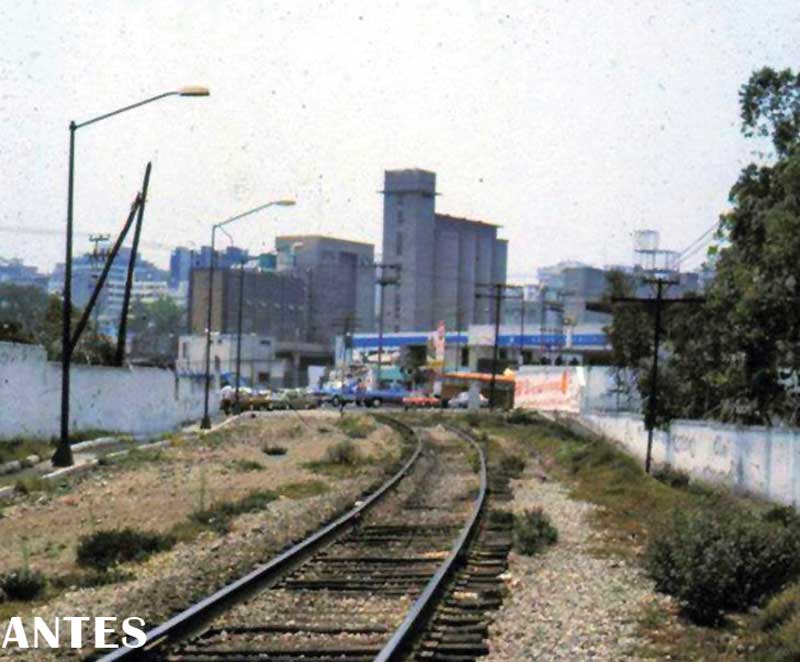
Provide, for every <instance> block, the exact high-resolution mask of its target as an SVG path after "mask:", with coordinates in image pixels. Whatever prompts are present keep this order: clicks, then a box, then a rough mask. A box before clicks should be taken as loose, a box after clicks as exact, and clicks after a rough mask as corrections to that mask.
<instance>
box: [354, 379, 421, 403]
mask: <svg viewBox="0 0 800 662" xmlns="http://www.w3.org/2000/svg"><path fill="white" fill-rule="evenodd" d="M408 395H409V392H408V390H407V389H406V388H405V387H404V386H403V385H402V384H398V383H393V384H390V385H389V386H388V387H386V388H377V389H366V390H363V391H356V393H355V402H356V404H357V405H363V406H365V407H380V406H381V405H382V404H384V403H394V404H402V403H403V398H405V397H407V396H408Z"/></svg>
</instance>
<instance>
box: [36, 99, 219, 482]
mask: <svg viewBox="0 0 800 662" xmlns="http://www.w3.org/2000/svg"><path fill="white" fill-rule="evenodd" d="M209 94H210V93H209V90H208V88H207V87H201V86H198V85H192V86H188V87H182V88H180V89H178V90H173V91H171V92H164V93H163V94H158V95H156V96H154V97H150V98H149V99H145V100H144V101H139V102H138V103H134V104H131V105H130V106H125V107H124V108H119V109H117V110H114V111H112V112H110V113H106V114H105V115H99V116H98V117H94V118H92V119H90V120H86V121H85V122H81V123H79V124H78V123H76V122H75V121H72V122H70V123H69V179H68V185H67V239H66V260H65V262H64V291H63V293H62V298H63V303H62V305H63V308H62V321H61V434H60V437H59V442H58V448H56V452H55V453H54V454H53V458H52V462H53V465H54V466H56V467H68V466H71V465H72V464H73V460H72V449H71V448H70V445H69V367H70V360H71V359H72V347H71V339H70V335H71V327H72V200H73V192H74V188H75V187H74V180H75V132H76V131H77V130H78V129H80V128H82V127H84V126H88V125H90V124H94V123H95V122H99V121H101V120H104V119H107V118H109V117H113V116H114V115H119V114H120V113H124V112H126V111H128V110H132V109H133V108H138V107H139V106H144V105H145V104H148V103H152V102H153V101H158V100H159V99H163V98H164V97H170V96H181V97H207V96H208V95H209Z"/></svg>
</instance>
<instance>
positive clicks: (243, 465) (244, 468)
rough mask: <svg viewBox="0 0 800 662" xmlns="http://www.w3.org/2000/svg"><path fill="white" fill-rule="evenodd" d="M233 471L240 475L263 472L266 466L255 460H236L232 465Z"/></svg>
mask: <svg viewBox="0 0 800 662" xmlns="http://www.w3.org/2000/svg"><path fill="white" fill-rule="evenodd" d="M229 466H230V467H231V469H233V470H234V471H238V472H239V473H249V472H251V471H263V470H264V465H263V464H261V463H260V462H256V461H255V460H245V459H241V458H240V459H236V460H233V461H232V462H231V463H230V465H229Z"/></svg>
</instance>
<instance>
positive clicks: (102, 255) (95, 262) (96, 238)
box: [89, 234, 111, 336]
mask: <svg viewBox="0 0 800 662" xmlns="http://www.w3.org/2000/svg"><path fill="white" fill-rule="evenodd" d="M109 239H111V235H109V234H90V235H89V242H90V243H92V244H94V248H93V249H92V256H91V260H92V272H93V273H92V277H93V278H94V281H95V283H97V279H98V278H99V277H100V273H99V272H97V271H96V269H97V267H98V266H99V264H100V262H101V261H102V260H105V259H106V257H107V256H108V250H107V249H105V248H104V249H102V250H101V249H100V244H101V243H103V244H104V243H105V242H107V241H108V240H109ZM99 313H100V306H97V307H96V308H95V309H94V332H95V335H97V336H99V335H100V334H99V331H98V326H97V323H98V316H99Z"/></svg>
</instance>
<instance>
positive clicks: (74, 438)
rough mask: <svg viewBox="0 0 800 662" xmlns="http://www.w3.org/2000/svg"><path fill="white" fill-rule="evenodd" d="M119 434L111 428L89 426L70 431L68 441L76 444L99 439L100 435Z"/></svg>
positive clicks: (110, 435) (111, 435) (114, 435)
mask: <svg viewBox="0 0 800 662" xmlns="http://www.w3.org/2000/svg"><path fill="white" fill-rule="evenodd" d="M118 436H119V435H118V434H117V433H116V432H114V431H113V430H104V429H103V428H89V429H88V430H77V431H76V432H70V435H69V441H70V443H71V444H77V443H80V442H81V441H91V440H92V439H99V438H100V437H118Z"/></svg>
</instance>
